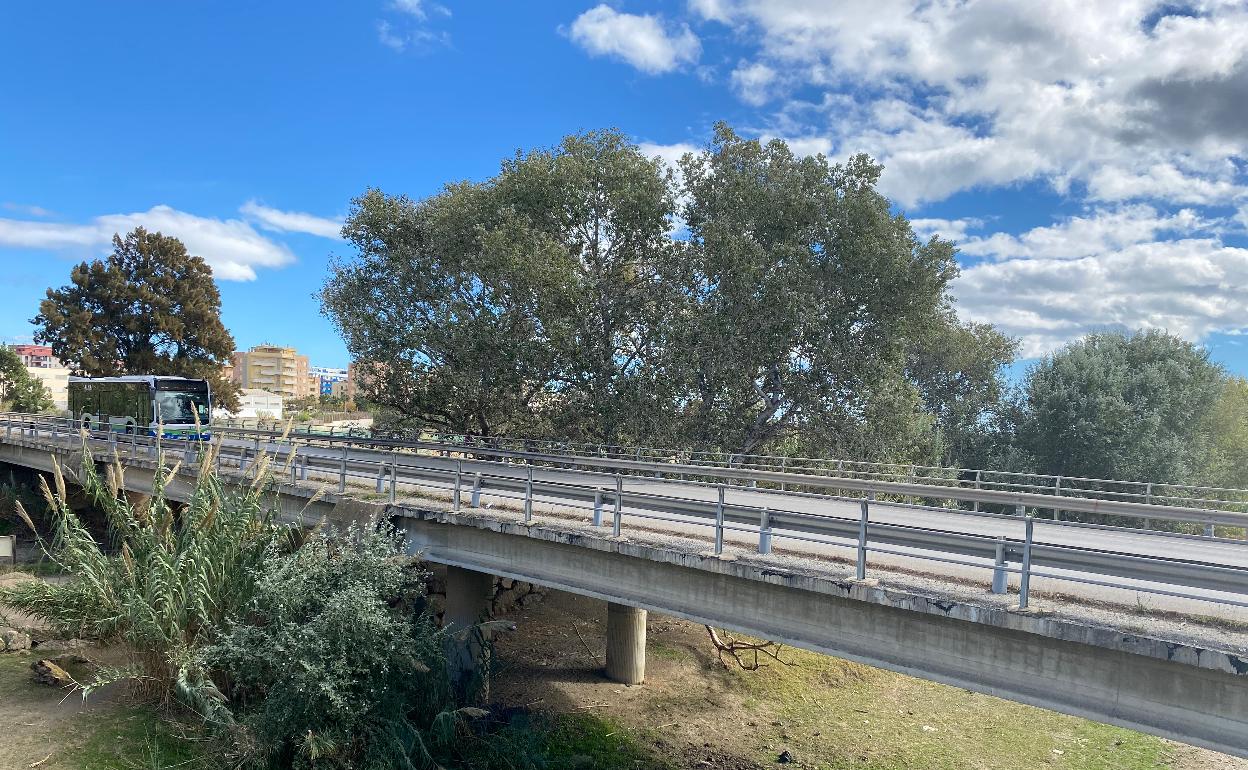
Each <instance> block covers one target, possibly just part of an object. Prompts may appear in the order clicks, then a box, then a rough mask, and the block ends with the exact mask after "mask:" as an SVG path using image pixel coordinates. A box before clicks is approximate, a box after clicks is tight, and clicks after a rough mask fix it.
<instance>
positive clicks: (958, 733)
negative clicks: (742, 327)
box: [494, 594, 1248, 770]
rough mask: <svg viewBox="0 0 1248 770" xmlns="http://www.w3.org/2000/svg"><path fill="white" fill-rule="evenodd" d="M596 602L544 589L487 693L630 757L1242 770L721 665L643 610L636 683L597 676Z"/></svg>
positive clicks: (918, 697) (1095, 731)
mask: <svg viewBox="0 0 1248 770" xmlns="http://www.w3.org/2000/svg"><path fill="white" fill-rule="evenodd" d="M605 615H606V612H605V607H604V606H603V604H602V603H601V602H597V601H593V600H589V599H585V598H581V597H574V596H570V595H567V594H555V595H553V597H552V598H551V599H550V600H548V601H547V602H545V603H543V604H540V605H537V606H536V607H532V608H529V609H527V610H525V611H524V612H523V613H521V614H520V615H518V616H516V617H515V619H516V620H517V621H518V623H519V631H518V632H517V633H516V634H514V635H512V636H510V637H509V638H505V639H504V640H503V641H501V642H500V643H499V646H498V651H497V655H498V659H499V669H500V671H499V673H498V675H497V676H496V678H495V682H494V691H495V695H496V697H497V698H499V699H500V700H502V701H503V702H507V703H527V704H531V705H532V707H533V708H534V709H537V710H539V711H542V712H544V713H547V714H551V715H554V716H555V717H556V718H558V719H567V718H569V717H578V716H580V715H589V714H592V715H593V717H594V719H596V720H600V721H601V722H605V723H607V724H611V725H614V730H613V732H614V734H615V735H617V736H618V735H624V736H631V737H632V739H633V743H632V744H630V749H629V751H632V752H633V753H634V754H637V753H641V754H644V755H645V756H644V759H642V760H641V762H642V764H641V765H634V767H638V766H645V767H670V768H700V767H725V768H742V769H744V768H760V767H780V766H782V765H780V764H778V763H777V760H778V759H779V758H780V755H781V754H782V753H783V752H788V757H789V758H791V760H792V762H791V763H788V764H786V765H783V766H785V767H801V768H812V769H813V768H820V769H822V770H842V769H845V768H856V769H862V770H966V769H971V770H1016V769H1018V768H1059V769H1065V770H1146V769H1148V768H1159V767H1161V768H1181V769H1182V770H1214V769H1215V768H1216V769H1217V770H1246V769H1248V763H1245V762H1242V761H1240V760H1236V759H1232V758H1230V757H1225V756H1222V755H1218V754H1213V753H1212V752H1206V751H1202V750H1198V749H1193V748H1191V747H1187V746H1182V745H1179V744H1175V743H1171V742H1168V741H1164V740H1161V739H1159V738H1154V737H1152V736H1148V735H1143V734H1141V733H1136V732H1133V731H1130V730H1124V729H1121V728H1115V727H1110V726H1107V725H1102V724H1099V723H1096V722H1090V721H1087V720H1084V719H1077V718H1075V717H1068V716H1064V715H1061V714H1057V713H1054V712H1051V711H1045V710H1043V709H1037V708H1033V707H1030V706H1024V705H1021V704H1017V703H1012V702H1009V701H1005V700H1001V699H999V698H993V697H990V696H986V695H980V694H977V693H972V692H969V691H966V690H962V689H959V688H955V687H948V686H945V685H940V684H935V683H932V682H927V681H925V680H921V679H915V678H913V677H908V676H903V675H900V674H894V673H891V672H888V671H883V670H880V669H875V668H871V667H868V666H860V665H857V664H853V663H849V662H846V661H843V660H839V659H836V658H830V657H827V656H824V655H818V654H815V653H809V652H805V651H802V650H789V649H785V650H784V651H783V653H782V655H781V657H782V659H783V660H784V661H785V662H786V663H787V664H788V665H783V664H780V663H776V662H774V661H768V662H769V665H768V666H767V667H766V668H763V669H761V670H758V671H744V670H742V669H740V668H738V667H736V664H735V663H734V664H732V667H731V668H724V667H723V666H722V665H721V664H720V663H719V661H718V660H717V658H716V655H715V654H714V652H713V650H712V648H711V646H710V643H709V641H708V639H707V635H706V632H705V629H703V628H702V627H701V626H698V625H695V624H692V623H686V622H684V621H680V620H676V619H673V618H665V617H661V616H657V615H652V616H651V618H650V623H649V643H648V648H647V651H648V661H647V674H646V683H645V684H644V685H642V686H638V687H623V686H621V685H618V684H613V683H611V682H607V681H606V680H605V679H604V678H603V677H602V675H601V673H600V670H601V665H602V659H603V658H602V656H603V654H604V651H605V642H604V638H603V635H602V631H603V626H604V625H605Z"/></svg>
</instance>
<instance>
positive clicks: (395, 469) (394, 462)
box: [390, 449, 399, 503]
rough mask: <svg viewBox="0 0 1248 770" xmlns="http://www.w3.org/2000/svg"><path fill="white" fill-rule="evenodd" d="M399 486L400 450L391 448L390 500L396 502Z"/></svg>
mask: <svg viewBox="0 0 1248 770" xmlns="http://www.w3.org/2000/svg"><path fill="white" fill-rule="evenodd" d="M398 486H399V450H397V449H391V450H390V502H392V503H393V502H394V498H395V495H397V494H398Z"/></svg>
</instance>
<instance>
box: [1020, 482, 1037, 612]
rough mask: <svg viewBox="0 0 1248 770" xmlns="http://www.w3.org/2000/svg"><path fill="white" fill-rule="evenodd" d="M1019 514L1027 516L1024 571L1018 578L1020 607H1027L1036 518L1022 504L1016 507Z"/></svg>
mask: <svg viewBox="0 0 1248 770" xmlns="http://www.w3.org/2000/svg"><path fill="white" fill-rule="evenodd" d="M1016 510H1017V512H1018V515H1019V516H1026V517H1027V524H1026V534H1025V536H1024V538H1023V571H1022V574H1021V575H1020V576H1019V579H1018V608H1019V609H1020V610H1025V609H1027V599H1028V595H1029V593H1030V589H1031V543H1032V539H1033V537H1034V535H1035V525H1036V520H1035V519H1033V518H1032V517H1030V516H1027V512H1026V510H1025V509H1024V508H1023V506H1022V505H1019V506H1017V508H1016Z"/></svg>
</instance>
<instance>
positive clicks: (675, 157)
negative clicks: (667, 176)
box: [637, 142, 702, 170]
mask: <svg viewBox="0 0 1248 770" xmlns="http://www.w3.org/2000/svg"><path fill="white" fill-rule="evenodd" d="M637 148H638V149H639V150H641V154H642V155H645V156H646V157H647V158H660V159H662V160H663V162H664V163H666V164H667V165H668V166H670V167H671V168H672V169H673V170H677V168H678V166H677V164H678V163H679V162H680V159H681V158H683V157H684V156H685V155H687V154H689V153H698V152H700V151H701V150H702V148H701V147H698V146H697V145H695V144H690V143H688V142H676V143H675V144H656V143H654V142H639V143H638V144H637Z"/></svg>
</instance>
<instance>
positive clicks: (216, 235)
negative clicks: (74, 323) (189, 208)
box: [0, 205, 295, 281]
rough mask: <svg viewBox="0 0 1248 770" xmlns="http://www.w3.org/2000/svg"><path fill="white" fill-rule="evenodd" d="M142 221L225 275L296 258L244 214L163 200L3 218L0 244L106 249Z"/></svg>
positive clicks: (251, 274) (252, 274) (241, 277)
mask: <svg viewBox="0 0 1248 770" xmlns="http://www.w3.org/2000/svg"><path fill="white" fill-rule="evenodd" d="M140 226H141V227H145V228H147V229H148V230H150V231H154V232H161V233H164V234H165V235H172V236H175V237H177V238H178V239H179V240H181V241H182V242H183V243H184V244H186V248H187V251H189V252H190V253H191V254H193V255H196V256H200V257H203V258H204V261H206V262H207V263H208V264H209V265H210V266H211V267H212V271H213V275H215V276H216V277H217V278H219V279H221V280H226V281H251V280H255V278H256V269H257V268H264V267H269V268H277V267H282V266H283V265H287V264H290V263H291V262H294V261H295V255H294V254H293V253H292V252H291V251H290V249H288V248H287V247H286V246H285V245H284V244H281V243H277V242H274V241H272V240H270V239H268V238H266V237H265V236H263V235H261V234H260V233H258V232H256V230H255V228H253V227H252V226H251V225H250V224H249V223H247V222H245V221H243V220H241V219H224V220H223V219H213V218H210V217H200V216H196V215H194V214H188V213H186V212H184V211H178V210H177V209H174V208H171V207H169V206H163V205H162V206H153V207H152V208H151V209H149V210H148V211H145V212H136V213H133V214H106V215H104V216H99V217H96V218H94V219H92V220H91V221H90V222H88V223H86V224H71V223H60V222H35V221H30V220H22V219H0V246H9V247H17V248H28V249H42V250H83V249H90V250H91V251H94V252H103V251H105V250H106V249H107V247H108V246H109V244H110V243H111V242H112V238H113V235H114V234H117V233H120V234H124V233H126V232H129V231H130V230H133V229H134V228H136V227H140Z"/></svg>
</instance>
